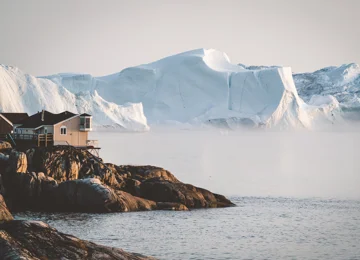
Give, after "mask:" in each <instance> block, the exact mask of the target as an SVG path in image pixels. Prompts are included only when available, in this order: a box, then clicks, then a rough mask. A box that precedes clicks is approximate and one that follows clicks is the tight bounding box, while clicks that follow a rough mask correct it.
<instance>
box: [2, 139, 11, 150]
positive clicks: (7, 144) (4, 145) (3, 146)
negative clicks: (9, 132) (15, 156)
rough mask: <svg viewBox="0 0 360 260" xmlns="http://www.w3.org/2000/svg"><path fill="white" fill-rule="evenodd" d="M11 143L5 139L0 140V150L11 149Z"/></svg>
mask: <svg viewBox="0 0 360 260" xmlns="http://www.w3.org/2000/svg"><path fill="white" fill-rule="evenodd" d="M11 148H12V147H11V144H10V143H8V142H5V141H0V152H1V151H2V150H6V149H11Z"/></svg>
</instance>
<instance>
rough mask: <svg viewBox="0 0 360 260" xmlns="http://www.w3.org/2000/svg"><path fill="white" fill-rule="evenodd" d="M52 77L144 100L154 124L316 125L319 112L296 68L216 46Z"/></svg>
mask: <svg viewBox="0 0 360 260" xmlns="http://www.w3.org/2000/svg"><path fill="white" fill-rule="evenodd" d="M47 78H48V79H50V80H52V81H53V82H54V83H56V84H59V85H61V86H64V87H65V88H67V89H68V90H70V91H72V92H74V93H81V92H82V91H84V90H86V91H89V90H90V91H95V90H96V91H97V92H98V93H99V95H100V96H101V97H102V98H104V99H105V100H107V101H110V102H113V103H115V104H119V105H121V104H124V103H126V102H132V103H140V102H141V103H142V104H143V106H144V112H145V115H146V117H147V119H148V121H149V122H150V123H152V124H156V123H160V124H161V123H166V122H169V121H171V122H174V121H176V122H181V123H203V122H219V121H224V122H227V123H229V122H232V123H234V122H236V123H239V124H246V125H249V124H250V125H261V126H264V127H286V128H288V127H299V126H300V127H306V128H311V127H312V122H313V119H314V115H315V114H314V113H313V109H315V107H314V106H308V105H307V104H305V103H304V101H303V100H302V99H301V98H300V97H299V95H298V94H297V90H296V87H295V84H294V81H293V77H292V72H291V69H290V68H282V67H270V68H264V67H259V68H250V69H248V68H246V67H245V66H239V65H235V64H232V63H231V62H230V60H229V58H228V56H227V55H226V54H225V53H223V52H220V51H216V50H213V49H209V50H207V49H199V50H194V51H189V52H185V53H181V54H178V55H174V56H170V57H167V58H164V59H161V60H159V61H156V62H153V63H150V64H145V65H140V66H137V67H131V68H127V69H124V70H122V71H121V72H119V73H115V74H112V75H109V76H104V77H98V78H95V77H91V76H90V75H71V74H58V75H52V76H48V77H47ZM327 118H328V117H327ZM329 119H330V120H331V118H329Z"/></svg>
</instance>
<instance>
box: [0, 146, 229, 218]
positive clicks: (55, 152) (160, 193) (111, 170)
mask: <svg viewBox="0 0 360 260" xmlns="http://www.w3.org/2000/svg"><path fill="white" fill-rule="evenodd" d="M2 147H3V148H1V147H0V176H1V179H0V193H1V194H2V195H3V196H4V198H5V200H6V203H7V205H8V207H9V208H10V210H12V211H23V210H36V211H53V212H59V211H73V212H126V211H140V210H188V209H192V208H214V207H229V206H232V205H233V204H232V203H231V201H229V200H228V199H226V198H225V197H224V196H222V195H218V194H214V193H211V192H210V191H208V190H205V189H202V188H198V187H195V186H193V185H190V184H185V183H182V182H181V181H179V180H178V179H177V178H176V177H175V176H174V175H173V174H171V173H170V172H169V171H167V170H165V169H162V168H159V167H155V166H130V165H122V166H118V165H114V164H110V163H104V162H103V161H102V160H101V158H98V157H95V156H93V155H92V154H90V153H89V152H87V151H85V150H79V149H76V148H74V147H69V146H54V147H47V148H45V147H41V148H33V149H30V150H28V151H26V152H20V151H17V150H15V149H12V148H11V146H10V147H9V145H8V144H6V143H3V144H2Z"/></svg>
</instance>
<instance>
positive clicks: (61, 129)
mask: <svg viewBox="0 0 360 260" xmlns="http://www.w3.org/2000/svg"><path fill="white" fill-rule="evenodd" d="M60 134H61V135H66V126H62V127H60Z"/></svg>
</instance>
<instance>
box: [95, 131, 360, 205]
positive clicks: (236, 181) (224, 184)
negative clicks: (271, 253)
mask: <svg viewBox="0 0 360 260" xmlns="http://www.w3.org/2000/svg"><path fill="white" fill-rule="evenodd" d="M90 138H91V139H97V140H99V142H100V146H101V147H102V149H101V157H102V158H103V159H104V161H105V162H112V163H115V164H135V165H140V164H151V165H156V166H161V167H163V168H166V169H167V170H169V171H171V172H172V173H173V174H174V175H175V176H176V177H178V178H179V179H180V180H181V181H183V182H187V183H191V184H194V185H197V186H201V187H204V188H206V189H209V190H211V191H213V192H217V193H221V194H224V195H227V196H271V197H274V196H275V197H279V196H281V197H298V198H302V197H321V198H335V199H360V157H359V153H358V151H359V144H360V132H359V131H358V129H357V128H356V129H351V130H349V129H347V130H346V131H345V130H338V131H323V132H310V131H305V132H274V131H272V132H267V131H260V130H256V131H230V130H223V129H215V128H214V129H212V128H211V129H204V128H203V129H191V130H186V129H175V128H172V127H168V128H159V127H153V128H152V129H151V131H150V132H147V133H137V134H134V133H119V132H93V133H91V134H90Z"/></svg>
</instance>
